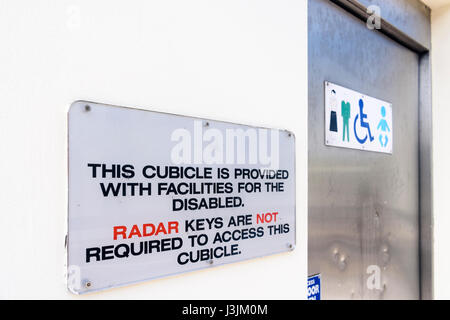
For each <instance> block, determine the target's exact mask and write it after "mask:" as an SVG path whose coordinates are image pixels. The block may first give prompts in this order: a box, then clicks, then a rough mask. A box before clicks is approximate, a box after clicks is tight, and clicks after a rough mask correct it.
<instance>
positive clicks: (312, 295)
mask: <svg viewBox="0 0 450 320" xmlns="http://www.w3.org/2000/svg"><path fill="white" fill-rule="evenodd" d="M308 300H320V274H317V275H315V276H312V277H309V278H308Z"/></svg>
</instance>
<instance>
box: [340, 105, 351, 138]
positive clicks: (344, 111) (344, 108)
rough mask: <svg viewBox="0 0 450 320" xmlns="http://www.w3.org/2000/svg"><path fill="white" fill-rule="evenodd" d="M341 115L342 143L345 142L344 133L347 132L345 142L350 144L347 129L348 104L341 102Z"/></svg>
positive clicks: (348, 119) (348, 117) (348, 130)
mask: <svg viewBox="0 0 450 320" xmlns="http://www.w3.org/2000/svg"><path fill="white" fill-rule="evenodd" d="M341 114H342V119H343V123H344V124H343V128H344V133H343V136H342V141H345V132H346V131H347V141H348V142H350V129H349V121H350V102H347V103H346V102H345V101H342V107H341Z"/></svg>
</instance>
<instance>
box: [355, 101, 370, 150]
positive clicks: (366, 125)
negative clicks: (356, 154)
mask: <svg viewBox="0 0 450 320" xmlns="http://www.w3.org/2000/svg"><path fill="white" fill-rule="evenodd" d="M358 119H360V121H359V124H360V126H361V128H366V129H367V133H368V134H366V136H365V137H364V138H363V139H361V138H360V137H359V136H358V133H357V131H356V124H357V123H358ZM366 119H367V114H365V113H364V101H363V100H362V99H360V100H359V114H358V115H356V117H355V123H354V126H353V131H354V132H355V138H356V140H358V142H359V143H360V144H364V143H366V141H367V138H369V139H370V141H371V142H372V141H373V140H374V139H375V138H374V137H373V136H372V134H371V132H370V125H369V123H368V122H366V121H365V120H366Z"/></svg>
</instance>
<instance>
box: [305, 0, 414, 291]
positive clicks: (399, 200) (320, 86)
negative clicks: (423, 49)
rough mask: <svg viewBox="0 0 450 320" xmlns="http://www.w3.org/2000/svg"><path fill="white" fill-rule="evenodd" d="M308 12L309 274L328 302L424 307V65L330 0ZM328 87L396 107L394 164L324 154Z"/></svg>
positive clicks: (389, 158) (368, 156)
mask: <svg viewBox="0 0 450 320" xmlns="http://www.w3.org/2000/svg"><path fill="white" fill-rule="evenodd" d="M308 10H309V22H308V28H309V30H308V33H309V49H308V50H309V115H308V119H309V138H308V144H309V177H308V183H309V192H308V193H309V194H308V201H309V213H308V220H309V226H308V228H309V243H308V250H309V253H308V261H309V262H308V264H309V267H308V269H309V270H308V272H309V274H310V275H313V274H321V282H322V289H321V294H322V298H323V299H419V298H420V285H419V280H420V259H419V132H418V130H419V56H418V55H417V54H416V53H414V52H413V51H410V50H409V49H407V48H405V47H404V46H402V45H400V44H398V43H397V42H395V41H393V40H391V39H390V38H388V37H386V36H384V35H383V34H381V33H380V32H376V31H372V30H369V29H368V28H367V26H366V25H365V24H364V23H363V22H361V21H360V20H359V19H357V18H355V17H354V16H353V15H351V14H350V13H348V12H347V11H345V10H343V9H341V8H340V7H338V6H336V5H335V4H333V3H332V2H331V1H329V0H310V1H309V9H308ZM325 81H330V82H332V83H335V84H339V85H341V86H344V87H347V88H349V89H352V90H355V91H358V92H361V93H363V94H366V95H369V96H372V97H375V98H378V99H381V100H384V101H389V102H391V103H392V109H393V127H394V152H393V154H392V155H387V154H381V153H373V152H365V151H359V150H351V149H341V148H334V147H326V146H325V143H324V135H325V128H324V112H325V111H324V110H325V108H324V103H325V102H324V85H325V84H324V82H325ZM376 277H378V278H379V283H377V281H376V280H377V279H376Z"/></svg>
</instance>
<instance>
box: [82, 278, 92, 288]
mask: <svg viewBox="0 0 450 320" xmlns="http://www.w3.org/2000/svg"><path fill="white" fill-rule="evenodd" d="M84 287H85V288H86V289H90V288H91V287H92V282H91V281H89V280H85V281H84Z"/></svg>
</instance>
